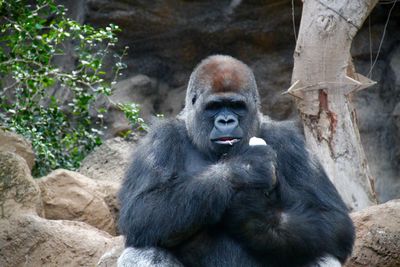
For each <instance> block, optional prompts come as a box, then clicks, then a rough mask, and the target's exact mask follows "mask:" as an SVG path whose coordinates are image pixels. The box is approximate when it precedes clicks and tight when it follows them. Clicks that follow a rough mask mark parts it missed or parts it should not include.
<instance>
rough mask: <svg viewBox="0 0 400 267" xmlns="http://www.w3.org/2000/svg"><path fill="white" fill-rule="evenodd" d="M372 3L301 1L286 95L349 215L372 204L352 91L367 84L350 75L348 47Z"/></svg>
mask: <svg viewBox="0 0 400 267" xmlns="http://www.w3.org/2000/svg"><path fill="white" fill-rule="evenodd" d="M377 2H378V1H377V0H368V1H366V0H335V1H328V0H318V1H317V0H306V1H304V4H303V12H302V18H301V24H300V29H299V37H298V40H297V43H296V49H295V52H294V69H293V75H292V86H291V88H289V90H288V93H289V94H291V95H293V96H294V97H295V99H296V105H297V108H298V109H299V113H300V116H301V119H302V121H303V125H304V133H305V137H306V141H307V144H308V145H309V148H310V149H311V151H312V152H313V153H315V154H316V155H317V157H318V158H319V159H320V161H321V163H322V165H323V166H324V168H325V170H326V171H327V173H328V175H329V178H330V179H331V181H332V182H333V183H334V184H335V186H336V188H337V189H338V191H339V192H340V194H341V195H342V197H343V199H344V201H345V202H346V204H347V205H348V207H349V208H350V209H351V210H360V209H362V208H365V207H367V206H370V205H372V204H374V203H376V196H375V190H374V178H373V177H372V175H371V173H370V171H369V168H368V164H367V160H366V157H365V153H364V150H363V147H362V145H361V141H360V135H359V131H358V126H357V119H356V112H355V109H354V107H353V105H352V103H351V96H352V94H353V93H354V92H356V91H358V90H361V89H364V88H366V87H368V86H370V85H372V84H374V83H373V82H372V81H370V80H369V79H367V78H366V77H363V76H361V75H359V74H357V73H355V71H354V68H353V65H352V63H351V55H350V47H351V43H352V40H353V38H354V36H355V35H356V33H357V31H358V30H359V29H360V28H361V25H362V24H363V22H364V20H365V19H366V18H367V16H368V15H369V13H370V12H371V10H372V9H373V7H374V6H375V5H376V3H377Z"/></svg>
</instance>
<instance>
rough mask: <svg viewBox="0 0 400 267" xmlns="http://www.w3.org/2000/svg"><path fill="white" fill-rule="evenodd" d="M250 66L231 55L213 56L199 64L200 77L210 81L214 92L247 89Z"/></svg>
mask: <svg viewBox="0 0 400 267" xmlns="http://www.w3.org/2000/svg"><path fill="white" fill-rule="evenodd" d="M249 71H250V70H249V68H248V67H247V66H246V65H245V64H243V63H242V62H240V61H239V60H237V59H234V58H232V57H229V56H219V55H218V56H212V57H209V58H207V59H206V60H205V61H203V62H202V63H201V64H200V65H199V69H198V77H199V78H200V79H201V80H205V81H210V85H211V90H212V92H213V93H222V92H238V91H239V90H243V89H247V83H248V82H249Z"/></svg>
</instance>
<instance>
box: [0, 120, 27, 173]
mask: <svg viewBox="0 0 400 267" xmlns="http://www.w3.org/2000/svg"><path fill="white" fill-rule="evenodd" d="M0 151H9V152H12V153H15V154H17V155H19V156H21V157H22V158H23V159H25V161H26V163H27V164H28V166H29V169H30V170H32V168H33V166H34V165H35V153H34V152H33V150H32V145H31V144H30V143H29V142H28V141H27V140H25V139H24V138H23V137H21V136H20V135H18V134H16V133H13V132H8V131H5V130H3V129H1V128H0Z"/></svg>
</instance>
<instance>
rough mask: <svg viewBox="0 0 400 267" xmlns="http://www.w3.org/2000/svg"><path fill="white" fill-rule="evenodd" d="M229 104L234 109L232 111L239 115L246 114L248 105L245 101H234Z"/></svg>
mask: <svg viewBox="0 0 400 267" xmlns="http://www.w3.org/2000/svg"><path fill="white" fill-rule="evenodd" d="M229 106H230V108H231V109H232V111H233V112H235V113H236V114H238V115H245V114H246V111H247V106H246V103H245V102H243V101H235V102H232V103H231V104H230V105H229Z"/></svg>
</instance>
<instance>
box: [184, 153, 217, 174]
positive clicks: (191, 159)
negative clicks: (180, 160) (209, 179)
mask: <svg viewBox="0 0 400 267" xmlns="http://www.w3.org/2000/svg"><path fill="white" fill-rule="evenodd" d="M211 164H213V163H212V162H211V161H210V160H208V159H207V158H205V157H204V155H203V154H201V153H200V152H199V151H197V150H195V149H194V148H191V147H189V148H188V149H187V151H186V156H185V158H184V170H185V173H186V174H187V175H188V176H190V177H195V176H196V175H198V174H200V173H202V172H204V171H205V170H206V169H207V168H208V167H209V166H210V165H211Z"/></svg>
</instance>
